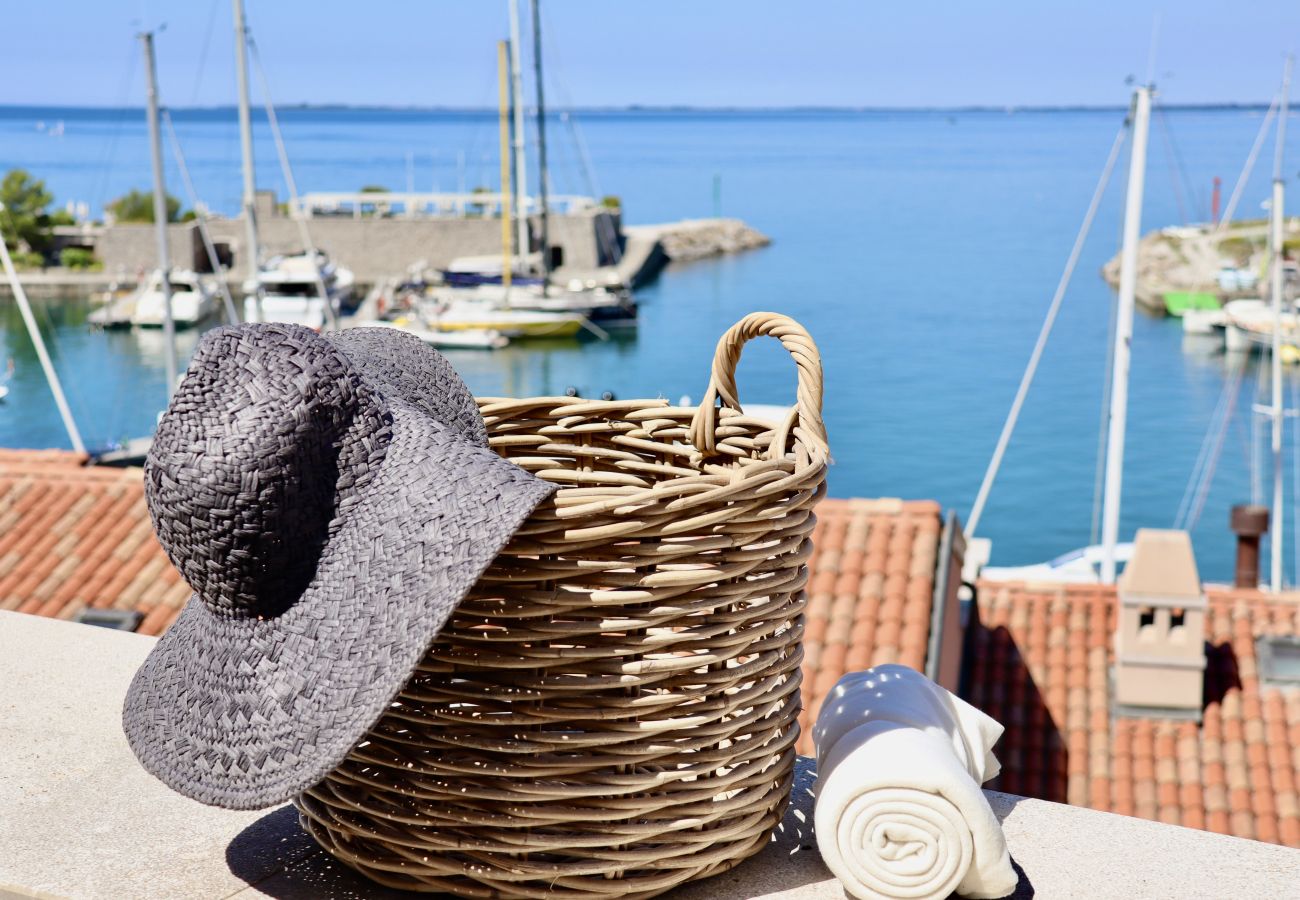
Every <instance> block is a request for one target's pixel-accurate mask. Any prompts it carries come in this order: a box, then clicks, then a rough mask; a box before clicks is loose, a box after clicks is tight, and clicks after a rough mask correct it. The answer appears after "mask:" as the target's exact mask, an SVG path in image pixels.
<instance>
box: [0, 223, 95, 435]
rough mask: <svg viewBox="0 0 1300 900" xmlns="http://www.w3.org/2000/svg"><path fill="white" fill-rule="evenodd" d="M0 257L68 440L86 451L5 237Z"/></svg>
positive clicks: (0, 245) (1, 244) (0, 246)
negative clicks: (15, 268)
mask: <svg viewBox="0 0 1300 900" xmlns="http://www.w3.org/2000/svg"><path fill="white" fill-rule="evenodd" d="M3 210H4V204H3V203H0V211H3ZM0 257H2V258H3V259H2V260H0V261H3V262H4V269H5V275H7V276H8V277H9V286H10V287H11V288H13V292H14V299H15V300H17V301H18V311H19V312H21V313H22V314H23V324H24V325H26V326H27V334H28V336H29V337H30V338H31V339H32V344H33V345H34V346H35V347H36V358H37V359H39V360H40V361H41V369H42V370H43V371H44V372H45V381H46V383H47V384H48V385H49V386H50V393H52V394H53V395H54V405H55V406H57V407H58V408H59V418H61V419H63V428H64V430H65V431H67V432H68V440H70V441H71V442H72V449H73V450H76V451H77V452H78V453H85V452H86V445H85V444H83V443H82V442H81V432H79V431H77V423H76V422H74V421H72V410H70V409H69V408H68V399H67V398H66V397H64V396H63V386H62V385H61V384H59V376H58V374H56V373H55V371H54V363H52V362H50V354H49V353H47V352H46V351H45V341H44V339H42V338H41V330H40V329H39V328H37V327H36V317H35V316H33V315H32V305H31V304H30V303H28V302H27V292H26V291H25V290H23V283H22V282H21V281H19V280H18V273H17V272H16V271H14V261H13V260H12V259H10V258H9V248H8V247H7V246H5V242H4V241H3V240H0Z"/></svg>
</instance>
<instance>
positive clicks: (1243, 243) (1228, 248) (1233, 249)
mask: <svg viewBox="0 0 1300 900" xmlns="http://www.w3.org/2000/svg"><path fill="white" fill-rule="evenodd" d="M1254 252H1255V242H1254V241H1252V240H1251V239H1250V238H1244V237H1230V238H1224V239H1223V240H1221V241H1219V255H1220V256H1223V257H1226V258H1228V259H1231V260H1233V261H1234V262H1236V264H1237V265H1239V266H1244V265H1246V264H1248V263H1249V262H1250V257H1251V255H1252V254H1253V253H1254Z"/></svg>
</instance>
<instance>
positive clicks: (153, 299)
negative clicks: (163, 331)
mask: <svg viewBox="0 0 1300 900" xmlns="http://www.w3.org/2000/svg"><path fill="white" fill-rule="evenodd" d="M167 281H168V283H169V284H170V285H171V306H172V323H173V324H174V325H175V326H176V327H177V328H192V327H194V326H195V325H197V324H199V323H200V322H202V321H204V320H205V319H207V318H209V317H210V316H212V314H213V313H215V312H216V309H217V296H216V293H215V290H214V288H213V286H212V285H211V284H210V283H209V282H208V280H207V279H205V278H203V277H202V276H200V275H198V274H196V273H195V272H192V271H189V270H173V271H171V272H170V273H168V275H167ZM166 302H167V301H166V297H165V296H164V295H163V289H162V275H161V273H160V272H154V274H153V275H152V277H150V279H149V280H148V281H147V282H145V284H144V286H143V287H141V288H140V289H139V290H138V291H137V292H136V294H135V296H134V298H133V302H132V303H131V318H130V323H131V324H132V325H136V326H139V327H143V328H161V327H162V326H163V319H164V316H165V312H166V310H165V306H166Z"/></svg>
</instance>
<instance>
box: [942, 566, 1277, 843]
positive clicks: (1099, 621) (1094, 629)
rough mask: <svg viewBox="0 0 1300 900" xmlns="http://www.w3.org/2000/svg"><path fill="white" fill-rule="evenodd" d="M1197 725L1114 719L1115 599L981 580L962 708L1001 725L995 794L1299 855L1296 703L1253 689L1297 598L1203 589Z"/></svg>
mask: <svg viewBox="0 0 1300 900" xmlns="http://www.w3.org/2000/svg"><path fill="white" fill-rule="evenodd" d="M1207 593H1208V596H1209V611H1208V616H1207V624H1206V631H1207V633H1206V640H1207V642H1208V644H1209V649H1208V651H1207V656H1208V667H1207V670H1206V699H1207V704H1206V707H1205V711H1204V720H1203V723H1202V724H1199V725H1198V724H1197V723H1195V722H1177V721H1170V720H1166V719H1158V718H1129V717H1119V718H1115V717H1112V716H1111V712H1110V684H1109V680H1110V667H1111V665H1112V664H1113V663H1114V652H1113V645H1114V640H1113V638H1114V631H1115V614H1116V613H1115V611H1116V603H1115V590H1114V588H1112V587H1103V586H1096V585H1077V586H1052V585H1049V586H1043V585H1025V584H1016V583H1006V584H1003V583H995V582H982V583H981V584H980V585H979V591H978V595H979V599H978V602H979V613H980V619H981V623H980V624H979V625H978V626H977V628H976V630H975V632H974V633H973V634H972V635H971V638H972V639H971V641H970V642H969V643H968V644H967V647H968V653H969V655H970V669H969V677H968V678H967V680H966V690H965V692H964V693H965V696H966V698H967V699H968V700H970V701H971V702H972V703H974V704H975V705H976V706H978V707H979V708H981V709H983V710H984V711H985V712H987V713H988V714H989V715H991V716H993V717H994V718H995V719H997V720H998V721H999V722H1001V723H1002V724H1003V725H1005V726H1006V729H1007V730H1006V733H1005V734H1004V735H1003V738H1002V740H1001V741H1000V742H999V744H998V746H997V748H996V752H997V755H998V758H999V759H1000V760H1001V761H1002V775H1001V776H1000V778H999V779H998V781H997V782H996V783H995V784H993V785H991V786H992V787H996V788H997V789H999V790H1003V791H1008V792H1010V793H1013V794H1022V795H1027V796H1030V797H1039V798H1042V799H1045V800H1055V801H1059V802H1063V803H1071V804H1074V805H1076V806H1090V807H1092V808H1094V809H1100V810H1106V811H1110V812H1116V813H1121V814H1123V815H1130V816H1138V817H1141V818H1144V819H1155V820H1158V821H1161V822H1167V823H1170V824H1174V825H1186V826H1189V827H1192V828H1202V829H1207V830H1209V831H1217V832H1221V833H1223V834H1234V835H1237V836H1238V837H1246V838H1254V839H1257V840H1261V841H1270V842H1273V843H1279V844H1286V845H1288V846H1291V847H1300V798H1298V795H1297V782H1298V781H1300V691H1296V690H1285V691H1283V690H1279V689H1276V688H1268V687H1262V686H1261V685H1260V682H1259V677H1258V672H1257V668H1256V658H1255V638H1256V637H1257V636H1262V635H1269V634H1273V635H1285V634H1291V635H1294V634H1300V597H1298V596H1296V595H1291V596H1281V597H1278V596H1273V595H1270V594H1264V593H1261V592H1259V591H1248V590H1245V591H1243V590H1232V589H1227V588H1213V587H1210V588H1207Z"/></svg>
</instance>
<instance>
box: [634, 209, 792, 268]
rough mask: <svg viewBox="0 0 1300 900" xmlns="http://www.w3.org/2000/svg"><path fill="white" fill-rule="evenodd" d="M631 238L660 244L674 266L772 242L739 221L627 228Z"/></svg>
mask: <svg viewBox="0 0 1300 900" xmlns="http://www.w3.org/2000/svg"><path fill="white" fill-rule="evenodd" d="M624 231H625V232H626V233H627V234H628V236H629V237H632V236H638V237H641V236H644V237H647V238H651V239H653V240H657V241H658V242H659V243H660V244H661V245H662V246H663V250H664V254H665V255H666V256H667V257H668V258H669V259H670V260H672V261H673V262H686V261H690V260H695V259H706V258H708V257H710V256H722V255H723V254H727V253H741V252H743V251H745V250H755V249H757V248H759V247H766V246H767V245H768V244H770V243H772V239H771V238H769V237H768V236H767V235H765V234H763V233H762V232H760V231H758V230H756V229H754V228H751V227H749V226H748V225H746V224H745V223H744V222H742V221H740V220H739V219H686V220H683V221H681V222H670V223H668V224H666V225H628V226H624Z"/></svg>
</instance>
